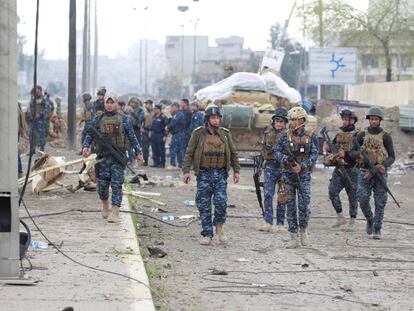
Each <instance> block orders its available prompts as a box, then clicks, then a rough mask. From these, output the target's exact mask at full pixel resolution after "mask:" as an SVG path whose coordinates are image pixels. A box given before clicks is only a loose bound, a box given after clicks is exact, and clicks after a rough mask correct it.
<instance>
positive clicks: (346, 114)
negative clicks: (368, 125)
mask: <svg viewBox="0 0 414 311" xmlns="http://www.w3.org/2000/svg"><path fill="white" fill-rule="evenodd" d="M339 115H340V116H341V118H344V117H350V118H351V117H352V110H350V109H348V108H344V109H342V110H341V111H340V112H339Z"/></svg>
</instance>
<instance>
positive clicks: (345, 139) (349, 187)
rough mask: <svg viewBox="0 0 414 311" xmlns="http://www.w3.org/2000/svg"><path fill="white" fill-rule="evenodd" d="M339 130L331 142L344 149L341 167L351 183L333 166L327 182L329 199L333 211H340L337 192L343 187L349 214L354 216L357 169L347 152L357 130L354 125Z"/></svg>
mask: <svg viewBox="0 0 414 311" xmlns="http://www.w3.org/2000/svg"><path fill="white" fill-rule="evenodd" d="M340 130H341V132H339V133H338V134H337V135H336V136H335V138H334V139H333V140H332V143H333V144H335V145H336V148H337V149H338V150H339V149H344V150H345V157H344V160H345V162H346V164H345V165H343V168H344V169H345V170H346V172H347V173H348V176H349V177H350V180H351V184H349V181H347V178H346V177H345V176H344V175H342V173H341V172H340V170H339V169H338V167H335V169H334V171H333V173H332V178H331V179H330V182H329V188H328V190H329V199H330V200H331V202H332V205H333V207H334V209H335V212H336V213H337V214H339V213H342V203H341V198H340V196H339V194H340V192H341V191H342V190H343V189H345V191H346V194H347V196H348V202H349V216H350V217H351V218H356V217H357V213H358V201H357V197H356V192H357V188H358V169H357V168H356V167H355V166H356V163H355V161H354V159H352V158H351V157H350V154H349V152H350V151H351V149H352V147H353V139H354V137H355V136H356V135H357V132H356V131H355V127H354V126H350V127H348V128H343V127H341V128H340ZM331 165H335V163H332V164H331ZM329 166H330V165H329Z"/></svg>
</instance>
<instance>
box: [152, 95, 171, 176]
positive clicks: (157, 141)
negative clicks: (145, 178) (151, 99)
mask: <svg viewBox="0 0 414 311" xmlns="http://www.w3.org/2000/svg"><path fill="white" fill-rule="evenodd" d="M161 110H162V104H160V103H158V104H156V105H155V107H154V116H153V117H152V124H151V131H150V136H149V138H150V139H151V149H152V159H153V161H154V163H153V165H151V166H152V167H160V168H162V167H165V138H166V135H165V126H166V125H167V118H166V116H165V115H164V114H163V113H162V112H161Z"/></svg>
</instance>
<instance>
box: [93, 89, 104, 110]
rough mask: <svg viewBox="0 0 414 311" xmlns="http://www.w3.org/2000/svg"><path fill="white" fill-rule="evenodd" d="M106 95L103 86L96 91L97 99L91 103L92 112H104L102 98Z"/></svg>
mask: <svg viewBox="0 0 414 311" xmlns="http://www.w3.org/2000/svg"><path fill="white" fill-rule="evenodd" d="M105 94H106V88H105V87H104V86H102V87H100V88H99V89H98V91H97V92H96V95H97V96H98V98H97V99H96V100H95V101H94V102H93V110H94V113H97V112H98V111H102V112H103V111H105V105H104V98H105Z"/></svg>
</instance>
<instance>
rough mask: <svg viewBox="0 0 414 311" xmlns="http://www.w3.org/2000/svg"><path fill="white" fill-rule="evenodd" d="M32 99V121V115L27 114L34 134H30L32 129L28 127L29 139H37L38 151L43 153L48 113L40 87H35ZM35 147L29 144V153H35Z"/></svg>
mask: <svg viewBox="0 0 414 311" xmlns="http://www.w3.org/2000/svg"><path fill="white" fill-rule="evenodd" d="M31 94H32V98H33V100H34V119H33V120H32V114H31V112H29V114H28V116H29V118H30V121H31V122H33V123H34V124H33V130H34V132H35V133H33V132H32V127H30V131H29V134H30V139H31V140H32V137H33V135H35V137H36V136H37V137H38V138H39V145H40V151H45V146H46V115H47V112H48V104H47V102H46V100H45V98H44V97H43V94H42V87H41V86H40V85H38V86H36V88H35V89H33V90H32V92H31ZM35 145H36V144H33V145H32V144H31V150H30V152H31V153H34V152H35Z"/></svg>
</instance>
